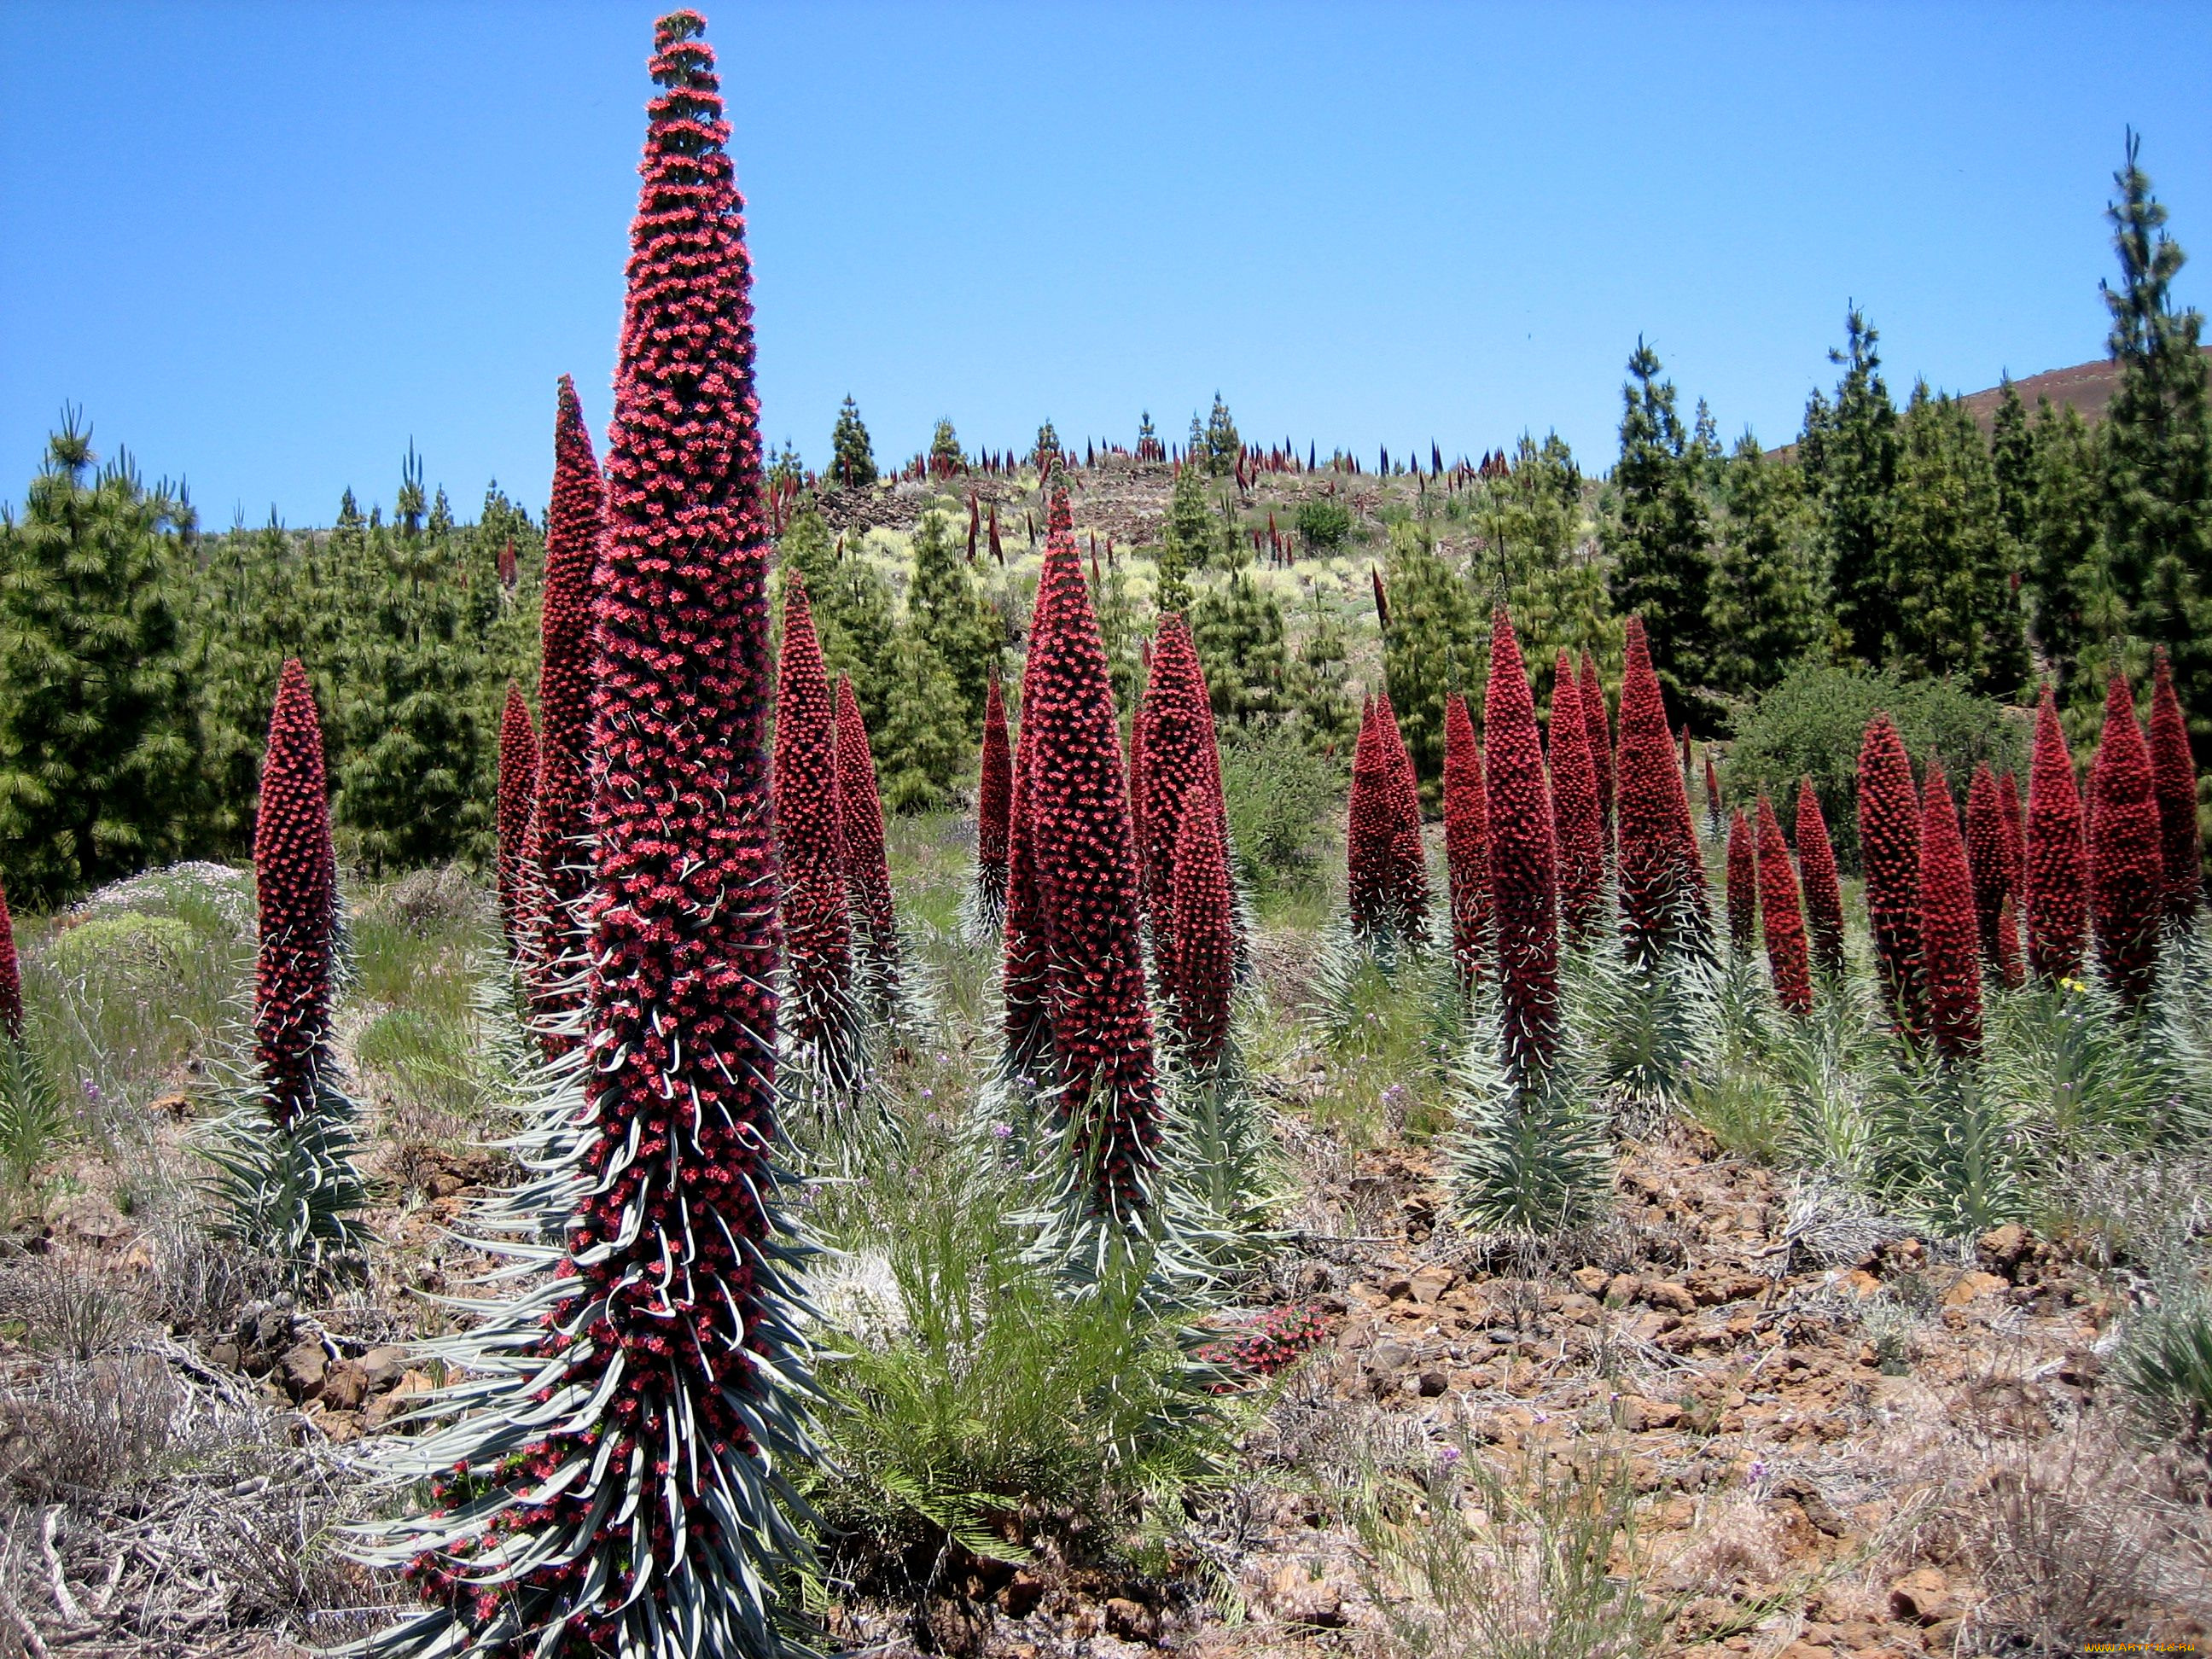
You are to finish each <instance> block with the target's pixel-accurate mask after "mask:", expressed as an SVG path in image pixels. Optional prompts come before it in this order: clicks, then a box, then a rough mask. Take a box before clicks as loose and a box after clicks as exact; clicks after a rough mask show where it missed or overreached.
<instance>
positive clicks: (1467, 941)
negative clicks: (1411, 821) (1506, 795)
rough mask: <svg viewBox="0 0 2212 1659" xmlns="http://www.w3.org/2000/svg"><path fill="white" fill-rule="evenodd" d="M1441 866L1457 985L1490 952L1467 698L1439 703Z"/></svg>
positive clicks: (1469, 978) (1486, 829)
mask: <svg viewBox="0 0 2212 1659" xmlns="http://www.w3.org/2000/svg"><path fill="white" fill-rule="evenodd" d="M1444 866H1445V869H1446V871H1447V872H1448V874H1449V881H1450V888H1451V917H1452V959H1453V961H1454V962H1455V963H1457V964H1458V966H1459V977H1460V983H1461V985H1462V986H1463V987H1465V986H1472V985H1473V984H1474V981H1476V980H1478V979H1480V978H1481V977H1482V975H1483V973H1484V971H1485V968H1486V963H1488V961H1489V958H1490V951H1491V915H1490V907H1491V892H1490V803H1489V799H1488V797H1487V795H1486V793H1485V791H1484V789H1483V782H1482V746H1481V744H1480V743H1478V742H1477V741H1476V740H1475V735H1474V720H1471V719H1469V718H1468V712H1467V698H1466V697H1465V696H1462V694H1461V693H1459V692H1457V691H1455V692H1453V693H1452V694H1451V696H1449V698H1447V699H1446V700H1445V702H1444Z"/></svg>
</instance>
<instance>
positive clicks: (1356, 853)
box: [1344, 697, 1398, 940]
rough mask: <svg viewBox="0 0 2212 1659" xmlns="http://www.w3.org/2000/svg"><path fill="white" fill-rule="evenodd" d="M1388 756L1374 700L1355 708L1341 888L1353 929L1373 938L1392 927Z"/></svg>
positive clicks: (1394, 824)
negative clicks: (1355, 738)
mask: <svg viewBox="0 0 2212 1659" xmlns="http://www.w3.org/2000/svg"><path fill="white" fill-rule="evenodd" d="M1394 793H1395V781H1394V778H1393V774H1392V770H1391V765H1390V755H1389V750H1388V749H1386V748H1385V747H1384V746H1383V732H1382V727H1381V725H1380V722H1379V721H1378V720H1376V709H1375V699H1374V698H1372V697H1370V698H1368V699H1367V700H1366V702H1364V704H1363V705H1362V706H1361V708H1360V712H1359V741H1358V744H1356V745H1355V746H1354V747H1353V749H1352V799H1351V802H1350V804H1349V805H1348V806H1347V808H1346V829H1345V836H1344V856H1345V891H1346V902H1347V903H1348V904H1349V906H1350V908H1351V912H1352V928H1353V931H1355V932H1356V933H1358V934H1359V935H1360V936H1361V937H1362V938H1364V939H1370V940H1375V939H1386V938H1388V937H1389V936H1390V935H1391V934H1392V933H1393V932H1394V931H1395V922H1394V919H1393V915H1392V904H1391V881H1390V876H1391V861H1392V858H1393V856H1394V847H1395V841H1396V837H1397V833H1398V815H1397V809H1396V806H1395V804H1394V802H1393V799H1392V796H1393V794H1394Z"/></svg>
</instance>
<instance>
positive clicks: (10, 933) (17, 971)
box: [0, 887, 23, 1042]
mask: <svg viewBox="0 0 2212 1659" xmlns="http://www.w3.org/2000/svg"><path fill="white" fill-rule="evenodd" d="M0 1031H4V1032H5V1033H6V1034H7V1035H8V1036H9V1038H10V1039H11V1040H13V1041H15V1042H21V1041H22V1038H23V968H22V964H21V963H20V962H18V961H17V960H16V959H15V918H14V917H13V916H11V915H9V914H8V890H7V889H6V888H5V887H0Z"/></svg>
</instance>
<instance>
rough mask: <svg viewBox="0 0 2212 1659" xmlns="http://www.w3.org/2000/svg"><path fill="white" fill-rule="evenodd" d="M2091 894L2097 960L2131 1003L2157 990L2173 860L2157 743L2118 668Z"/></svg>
mask: <svg viewBox="0 0 2212 1659" xmlns="http://www.w3.org/2000/svg"><path fill="white" fill-rule="evenodd" d="M2089 821H2090V823H2092V824H2093V825H2094V826H2095V835H2094V836H2093V839H2092V841H2091V842H2090V845H2089V885H2090V897H2091V900H2092V902H2093V910H2094V914H2095V918H2096V927H2097V965H2098V966H2099V967H2100V969H2103V971H2104V975H2105V981H2106V984H2108V985H2110V986H2111V987H2112V990H2113V991H2114V992H2115V993H2116V994H2118V997H2119V999H2120V1000H2121V1001H2122V1002H2124V1003H2125V1004H2126V1005H2127V1006H2130V1007H2131V1008H2132V1007H2135V1006H2138V1005H2139V1004H2140V1003H2141V1002H2142V1000H2143V999H2144V998H2145V997H2147V996H2148V995H2149V994H2150V989H2151V984H2152V981H2154V979H2156V977H2157V975H2158V933H2159V919H2160V916H2161V915H2163V914H2164V911H2165V908H2166V859H2165V853H2164V850H2163V847H2162V844H2161V843H2162V840H2163V837H2162V835H2161V832H2160V823H2159V804H2158V801H2157V799H2156V798H2155V796H2154V793H2153V791H2152V781H2151V763H2150V749H2149V746H2148V744H2145V743H2144V742H2143V734H2142V726H2139V725H2137V724H2136V700H2135V695H2134V693H2133V692H2132V691H2131V690H2129V687H2128V677H2127V676H2126V675H2125V674H2123V673H2118V672H2115V673H2114V674H2113V675H2112V681H2111V684H2110V685H2109V688H2108V689H2107V690H2106V695H2105V726H2104V731H2103V732H2102V734H2101V735H2100V737H2099V738H2098V739H2097V758H2096V760H2095V762H2094V763H2093V764H2092V765H2091V767H2090V769H2089Z"/></svg>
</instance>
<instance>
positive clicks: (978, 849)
mask: <svg viewBox="0 0 2212 1659" xmlns="http://www.w3.org/2000/svg"><path fill="white" fill-rule="evenodd" d="M1013 774H1014V757H1013V753H1012V747H1011V745H1009V744H1008V743H1007V741H1006V694H1005V693H1004V692H1002V691H1001V690H1000V689H999V677H998V676H997V675H996V674H993V675H992V676H991V689H990V690H989V691H988V692H987V694H986V695H985V696H984V699H983V755H982V760H981V765H980V767H979V769H978V771H977V775H976V784H975V914H976V919H977V921H979V922H980V924H981V926H982V927H984V928H985V930H987V932H990V933H996V932H998V931H999V929H1000V928H1001V927H1004V926H1005V925H1006V837H1007V834H1008V830H1009V827H1010V823H1009V819H1010V815H1011V813H1012V809H1013V793H1014V775H1013Z"/></svg>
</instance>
